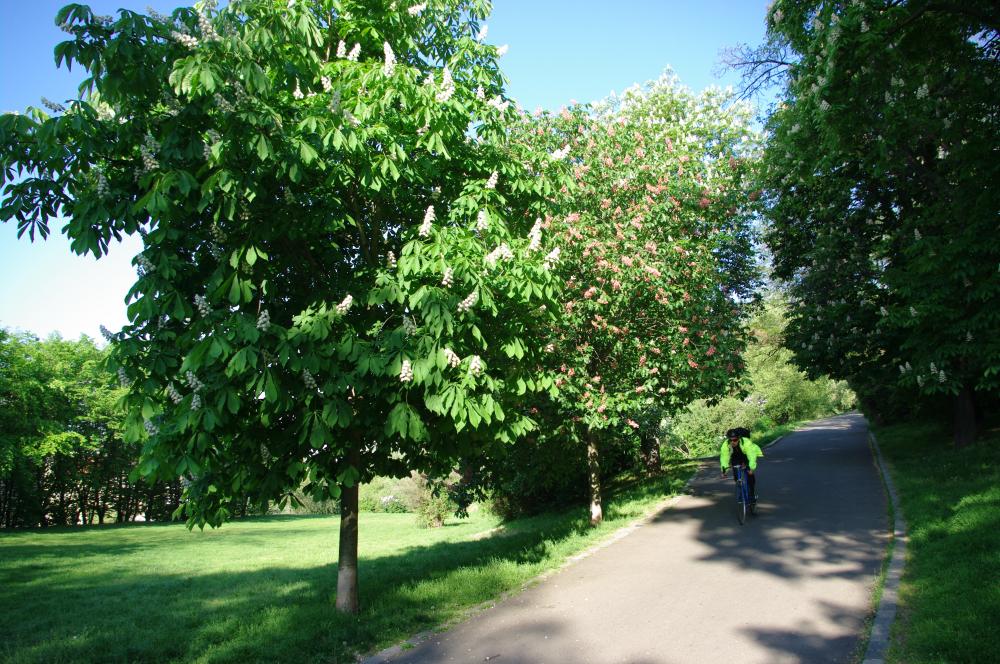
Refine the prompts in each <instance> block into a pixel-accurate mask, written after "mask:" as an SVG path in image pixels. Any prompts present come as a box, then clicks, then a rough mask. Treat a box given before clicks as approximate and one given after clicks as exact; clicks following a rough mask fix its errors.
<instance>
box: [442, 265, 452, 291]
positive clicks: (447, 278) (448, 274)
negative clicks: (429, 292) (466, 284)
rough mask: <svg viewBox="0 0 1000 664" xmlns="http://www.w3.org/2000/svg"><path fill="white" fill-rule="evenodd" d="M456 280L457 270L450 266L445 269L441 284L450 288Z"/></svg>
mask: <svg viewBox="0 0 1000 664" xmlns="http://www.w3.org/2000/svg"><path fill="white" fill-rule="evenodd" d="M454 281H455V271H454V270H453V269H451V268H450V267H446V268H445V269H444V276H443V277H441V285H442V286H444V287H445V288H448V287H450V286H451V285H452V283H453V282H454Z"/></svg>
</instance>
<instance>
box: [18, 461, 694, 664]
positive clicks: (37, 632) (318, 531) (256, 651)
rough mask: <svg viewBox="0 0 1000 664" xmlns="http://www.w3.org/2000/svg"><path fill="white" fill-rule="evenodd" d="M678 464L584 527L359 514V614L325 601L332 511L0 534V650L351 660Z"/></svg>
mask: <svg viewBox="0 0 1000 664" xmlns="http://www.w3.org/2000/svg"><path fill="white" fill-rule="evenodd" d="M690 471H691V469H690V468H682V469H678V470H677V471H675V472H674V473H673V474H671V475H669V476H667V477H661V478H658V479H657V480H656V481H655V482H648V483H645V484H642V485H640V486H637V487H634V488H633V489H632V490H630V491H629V492H623V493H621V494H618V495H613V496H612V497H611V498H610V499H609V501H608V502H609V504H608V510H607V523H606V524H605V525H604V526H602V527H600V528H593V529H592V528H588V527H587V526H586V523H587V516H586V513H585V511H584V510H582V509H580V508H575V509H572V510H569V511H561V512H554V513H550V514H546V515H543V516H539V517H535V518H532V519H526V520H523V521H519V522H517V523H511V524H506V525H505V526H504V527H503V530H502V532H497V533H495V534H494V533H492V532H491V531H493V530H494V529H495V528H496V527H497V526H498V525H499V524H498V523H497V520H496V519H494V518H491V517H489V516H487V515H485V514H483V513H482V512H479V513H476V512H473V513H472V514H471V515H470V518H469V519H464V520H461V521H457V522H454V523H451V522H449V524H448V527H446V528H431V529H425V528H420V527H418V526H417V523H416V517H415V516H414V515H410V514H364V515H363V518H362V519H361V520H360V524H359V527H360V529H361V537H360V547H359V554H360V556H361V561H362V566H363V569H364V580H363V584H364V589H365V592H366V596H367V597H368V602H367V603H366V607H365V608H364V609H363V611H362V614H361V616H360V618H359V617H355V616H344V615H341V614H336V613H333V612H331V611H330V595H331V594H332V593H333V591H334V589H335V587H336V584H335V581H334V580H333V579H331V577H330V574H329V570H330V567H331V566H332V565H334V564H335V563H336V551H337V547H338V540H337V527H336V525H337V524H336V521H335V520H334V519H330V518H323V517H316V516H297V517H296V516H293V517H266V518H259V519H246V520H240V521H235V522H233V523H231V524H229V525H227V526H226V527H225V528H223V529H221V530H217V531H207V530H206V531H205V532H200V531H197V530H196V531H194V532H190V531H188V530H187V529H186V528H184V527H183V526H182V525H180V524H164V525H155V526H127V527H116V528H84V529H78V530H75V531H73V532H66V531H59V530H55V529H50V530H47V531H34V532H14V533H4V534H3V535H0V606H2V607H4V609H5V610H4V611H0V632H2V633H3V634H4V639H3V640H2V642H0V659H3V660H4V661H8V660H10V661H11V662H17V663H18V664H29V663H34V662H39V663H41V662H56V661H74V662H80V661H126V660H128V661H184V662H200V661H204V662H218V663H220V664H221V663H223V662H239V663H242V662H247V661H263V660H266V661H272V662H277V661H302V662H310V661H338V662H346V661H353V660H354V657H355V655H356V654H358V653H367V652H371V651H375V650H379V649H381V648H385V647H389V646H391V645H393V644H396V643H399V642H400V641H402V640H404V639H407V638H409V637H410V636H412V635H413V634H414V633H417V632H420V631H424V630H427V629H431V628H433V627H435V626H438V625H441V624H443V623H446V622H447V621H449V620H451V619H454V618H456V617H458V616H460V615H463V614H464V613H465V612H466V611H468V610H469V609H470V608H472V607H475V606H477V605H479V604H481V603H482V602H485V601H488V600H494V599H497V598H498V597H500V596H502V595H503V594H505V593H507V592H511V591H515V590H517V589H519V588H521V587H522V586H523V585H524V584H525V583H527V582H528V581H530V580H531V579H533V578H535V577H537V576H538V575H539V574H540V573H542V572H545V571H547V570H551V569H555V568H558V567H559V566H560V565H561V564H563V563H564V562H565V560H566V559H567V558H569V557H571V556H573V555H574V554H576V553H578V552H580V551H581V550H583V549H585V548H587V547H589V546H591V545H593V544H594V543H596V542H598V541H599V540H601V539H602V538H604V537H607V536H608V535H609V534H610V533H612V532H614V530H615V529H617V528H619V527H621V526H622V525H624V524H626V523H628V522H629V521H630V520H632V519H635V518H637V517H639V516H641V515H643V514H645V513H646V512H647V511H648V510H649V509H650V508H651V507H652V506H653V505H656V504H658V503H660V502H662V500H663V499H664V497H665V496H666V495H669V493H670V492H674V491H678V490H679V489H680V487H682V486H683V483H684V481H685V480H686V479H687V477H688V475H689V473H690ZM491 535H495V536H491ZM123 624H124V625H135V626H136V629H127V630H123V629H122V625H123ZM140 626H141V629H140V628H139V627H140ZM178 634H184V635H185V637H184V638H178Z"/></svg>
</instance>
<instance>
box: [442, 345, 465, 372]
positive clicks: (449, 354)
mask: <svg viewBox="0 0 1000 664" xmlns="http://www.w3.org/2000/svg"><path fill="white" fill-rule="evenodd" d="M444 357H445V359H446V360H448V366H450V367H451V368H453V369H454V368H455V367H457V366H458V365H459V364H461V363H462V358H460V357H459V356H458V354H457V353H456V352H455V351H453V350H452V349H450V348H445V349H444Z"/></svg>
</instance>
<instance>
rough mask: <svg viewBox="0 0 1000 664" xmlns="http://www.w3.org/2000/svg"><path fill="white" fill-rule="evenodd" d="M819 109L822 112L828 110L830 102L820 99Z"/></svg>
mask: <svg viewBox="0 0 1000 664" xmlns="http://www.w3.org/2000/svg"><path fill="white" fill-rule="evenodd" d="M819 110H821V111H823V112H824V113H826V112H827V111H829V110H830V102H828V101H827V100H825V99H823V100H822V101H820V102H819Z"/></svg>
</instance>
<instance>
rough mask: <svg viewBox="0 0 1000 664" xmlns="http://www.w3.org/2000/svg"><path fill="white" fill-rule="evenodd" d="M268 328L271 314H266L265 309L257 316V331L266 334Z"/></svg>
mask: <svg viewBox="0 0 1000 664" xmlns="http://www.w3.org/2000/svg"><path fill="white" fill-rule="evenodd" d="M270 327H271V314H270V313H269V312H268V310H267V309H264V310H263V311H261V312H260V314H259V315H258V316H257V329H258V330H260V331H261V332H267V330H268V329H269V328H270Z"/></svg>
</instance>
